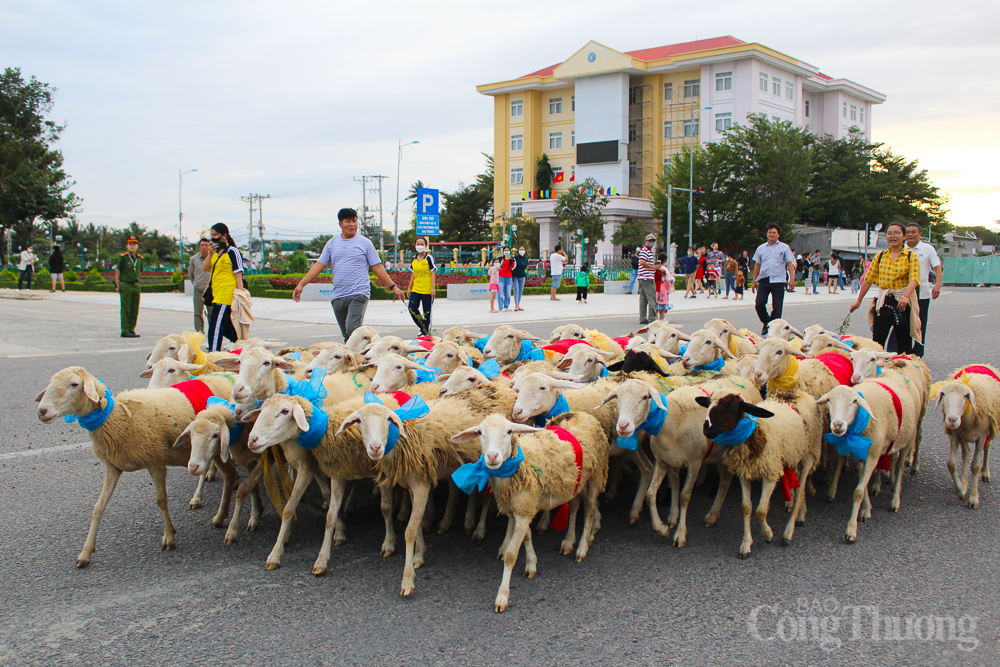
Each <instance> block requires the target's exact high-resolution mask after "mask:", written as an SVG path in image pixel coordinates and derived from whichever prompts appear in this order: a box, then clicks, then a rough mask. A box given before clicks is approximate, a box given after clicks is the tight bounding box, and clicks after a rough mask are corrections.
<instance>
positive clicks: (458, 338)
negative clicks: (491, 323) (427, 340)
mask: <svg viewBox="0 0 1000 667" xmlns="http://www.w3.org/2000/svg"><path fill="white" fill-rule="evenodd" d="M487 337H489V334H481V333H476V332H475V331H469V330H468V329H466V328H464V327H449V328H448V329H445V330H444V333H443V334H441V340H442V341H444V342H446V343H458V344H459V345H472V344H473V343H475V342H476V341H477V340H479V339H480V338H487Z"/></svg>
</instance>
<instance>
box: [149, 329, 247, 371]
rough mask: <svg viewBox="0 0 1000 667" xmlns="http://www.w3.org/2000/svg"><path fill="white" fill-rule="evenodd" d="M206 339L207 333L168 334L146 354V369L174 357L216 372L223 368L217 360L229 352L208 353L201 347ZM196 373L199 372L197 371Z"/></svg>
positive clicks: (226, 355) (204, 369)
mask: <svg viewBox="0 0 1000 667" xmlns="http://www.w3.org/2000/svg"><path fill="white" fill-rule="evenodd" d="M204 340H205V335H204V334H201V333H197V332H196V333H192V332H190V331H185V332H183V333H181V334H167V335H166V336H164V337H163V338H161V339H160V340H158V341H157V342H156V345H155V346H154V347H153V350H152V352H150V353H149V354H148V355H146V367H145V368H144V369H143V370H144V371H150V370H152V368H153V364H155V363H156V362H157V361H160V360H161V359H167V358H170V359H174V360H177V361H184V362H187V363H189V364H197V365H198V366H201V367H204V368H203V370H202V371H201V372H209V373H216V372H219V371H222V370H225V369H223V368H220V367H219V366H216V365H215V362H216V361H217V360H219V359H223V358H226V357H228V356H230V355H229V353H228V352H208V353H207V354H206V353H205V352H204V351H203V350H202V349H201V348H200V347H199V345H201V343H202V342H204ZM195 374H196V375H197V374H198V373H195Z"/></svg>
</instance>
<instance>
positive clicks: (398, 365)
mask: <svg viewBox="0 0 1000 667" xmlns="http://www.w3.org/2000/svg"><path fill="white" fill-rule="evenodd" d="M382 340H385V338H383V339H382ZM380 342H381V341H380ZM375 368H376V369H378V370H376V371H375V377H373V378H372V384H371V387H370V390H371V391H372V393H375V394H385V393H388V392H390V391H399V390H400V389H402V388H403V387H405V386H406V385H407V384H409V381H408V380H407V371H411V370H413V371H415V370H417V369H419V368H422V366H421V365H420V364H418V363H417V362H415V361H410V360H409V359H407V358H406V357H402V356H400V355H398V354H387V355H385V356H384V357H382V358H381V359H379V360H378V363H376V364H375Z"/></svg>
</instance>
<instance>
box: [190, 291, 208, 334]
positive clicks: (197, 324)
mask: <svg viewBox="0 0 1000 667" xmlns="http://www.w3.org/2000/svg"><path fill="white" fill-rule="evenodd" d="M204 291H205V290H203V289H202V290H199V289H198V288H197V287H195V288H194V299H192V302H193V305H194V330H195V331H200V332H202V333H205V302H204V301H202V300H201V293H202V292H204Z"/></svg>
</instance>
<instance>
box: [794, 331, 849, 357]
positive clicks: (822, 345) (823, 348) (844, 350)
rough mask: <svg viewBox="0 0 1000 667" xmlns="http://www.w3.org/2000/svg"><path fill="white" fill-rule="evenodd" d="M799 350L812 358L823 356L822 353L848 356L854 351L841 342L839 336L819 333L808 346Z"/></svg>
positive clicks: (804, 345) (847, 344) (803, 346)
mask: <svg viewBox="0 0 1000 667" xmlns="http://www.w3.org/2000/svg"><path fill="white" fill-rule="evenodd" d="M799 349H801V350H802V351H803V352H804V353H806V354H811V355H813V356H816V355H819V354H823V353H824V352H836V353H837V354H843V355H847V356H850V355H851V352H853V351H854V346H853V345H852V344H849V343H847V342H845V341H842V340H841V339H840V337H839V336H831V335H830V334H825V333H821V334H817V335H816V336H814V337H813V339H812V340H811V341H809V343H808V344H803V345H802V346H801V347H800V348H799Z"/></svg>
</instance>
